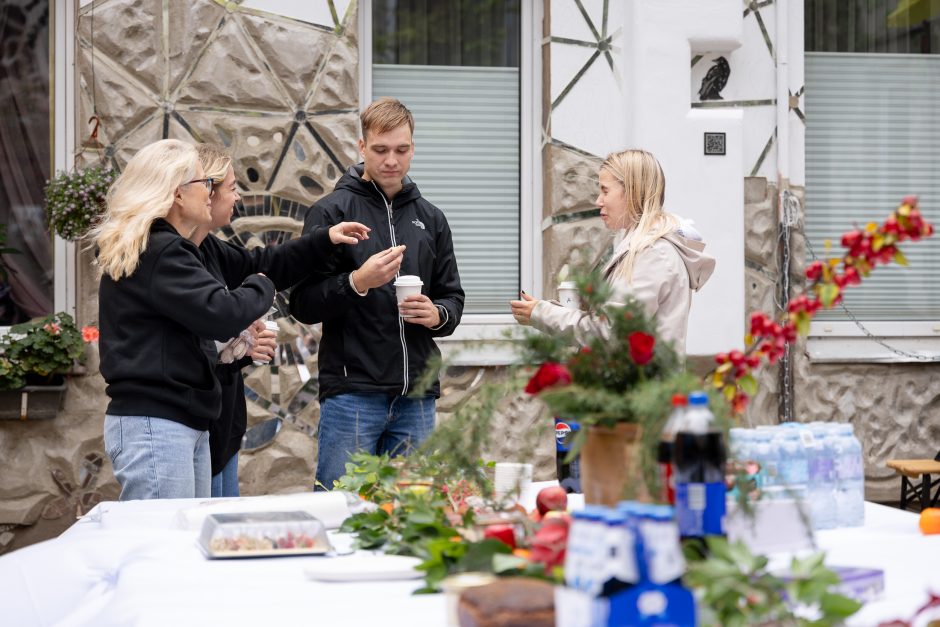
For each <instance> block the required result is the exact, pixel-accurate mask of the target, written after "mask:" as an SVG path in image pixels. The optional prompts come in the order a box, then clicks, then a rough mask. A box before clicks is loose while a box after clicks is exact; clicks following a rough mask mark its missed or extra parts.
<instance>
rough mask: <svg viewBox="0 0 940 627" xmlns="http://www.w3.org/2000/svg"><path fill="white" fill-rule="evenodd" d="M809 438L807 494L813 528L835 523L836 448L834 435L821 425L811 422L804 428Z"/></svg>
mask: <svg viewBox="0 0 940 627" xmlns="http://www.w3.org/2000/svg"><path fill="white" fill-rule="evenodd" d="M806 431H807V432H808V433H809V434H810V435H811V436H812V438H811V439H810V440H808V441H809V442H810V446H809V448H807V452H808V453H809V489H808V490H807V493H808V495H809V503H810V512H811V517H812V521H813V529H832V528H833V527H835V526H836V497H835V484H836V477H835V463H834V460H835V449H834V447H833V438H832V437H831V435H830V431H829V429H828V428H827V427H826V425H824V424H818V425H810V427H809V429H807V430H806Z"/></svg>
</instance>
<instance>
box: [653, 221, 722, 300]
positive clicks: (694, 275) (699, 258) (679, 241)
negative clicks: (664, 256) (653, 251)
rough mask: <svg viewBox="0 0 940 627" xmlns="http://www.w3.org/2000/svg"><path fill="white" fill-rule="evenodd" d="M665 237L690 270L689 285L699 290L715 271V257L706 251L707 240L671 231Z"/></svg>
mask: <svg viewBox="0 0 940 627" xmlns="http://www.w3.org/2000/svg"><path fill="white" fill-rule="evenodd" d="M663 239H665V240H666V241H667V242H669V243H670V244H672V245H673V246H674V247H675V249H676V252H678V253H679V258H680V259H682V263H684V264H685V269H686V270H688V272H689V287H691V288H692V289H693V290H695V291H698V290H699V289H701V287H702V286H703V285H705V283H706V282H708V279H709V278H711V275H712V273H713V272H714V271H715V258H714V257H712V256H711V255H709V254H708V253H706V252H705V242H703V241H696V240H693V239H687V238H685V237H682V236H681V235H679V234H678V233H670V234H669V235H666V236H665V237H664V238H663Z"/></svg>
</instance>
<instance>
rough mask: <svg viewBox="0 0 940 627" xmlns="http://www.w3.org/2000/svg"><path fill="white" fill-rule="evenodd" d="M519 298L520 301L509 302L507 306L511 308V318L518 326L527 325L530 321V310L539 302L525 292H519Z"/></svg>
mask: <svg viewBox="0 0 940 627" xmlns="http://www.w3.org/2000/svg"><path fill="white" fill-rule="evenodd" d="M519 298H520V299H522V300H511V301H509V306H510V307H512V317H513V318H515V319H516V322H518V323H519V324H529V321H530V320H531V319H532V310H533V309H535V306H536V305H537V304H538V302H539V301H538V299H537V298H533V297H531V296H529V295H528V294H526V293H525V292H519Z"/></svg>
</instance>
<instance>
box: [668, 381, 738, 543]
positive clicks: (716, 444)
mask: <svg viewBox="0 0 940 627" xmlns="http://www.w3.org/2000/svg"><path fill="white" fill-rule="evenodd" d="M726 459H727V454H726V452H725V443H724V436H723V435H722V433H721V430H719V429H718V427H717V425H716V424H715V417H714V416H713V415H712V413H711V411H709V409H708V395H707V394H705V393H704V392H693V393H692V394H689V409H688V412H687V413H686V417H685V421H684V425H683V427H682V428H681V429H680V430H679V432H678V433H677V434H676V441H675V445H674V449H673V473H674V477H675V483H676V520H677V522H678V524H679V533H680V534H681V536H682V537H683V538H701V537H702V536H706V535H723V534H724V518H725V461H726Z"/></svg>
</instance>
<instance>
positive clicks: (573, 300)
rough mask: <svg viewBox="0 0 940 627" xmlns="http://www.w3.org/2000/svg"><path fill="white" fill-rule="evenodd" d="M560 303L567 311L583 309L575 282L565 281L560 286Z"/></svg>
mask: <svg viewBox="0 0 940 627" xmlns="http://www.w3.org/2000/svg"><path fill="white" fill-rule="evenodd" d="M558 302H559V303H561V306H562V307H565V308H567V309H581V296H580V294H578V286H577V285H575V282H574V281H564V282H562V283H559V284H558Z"/></svg>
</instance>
